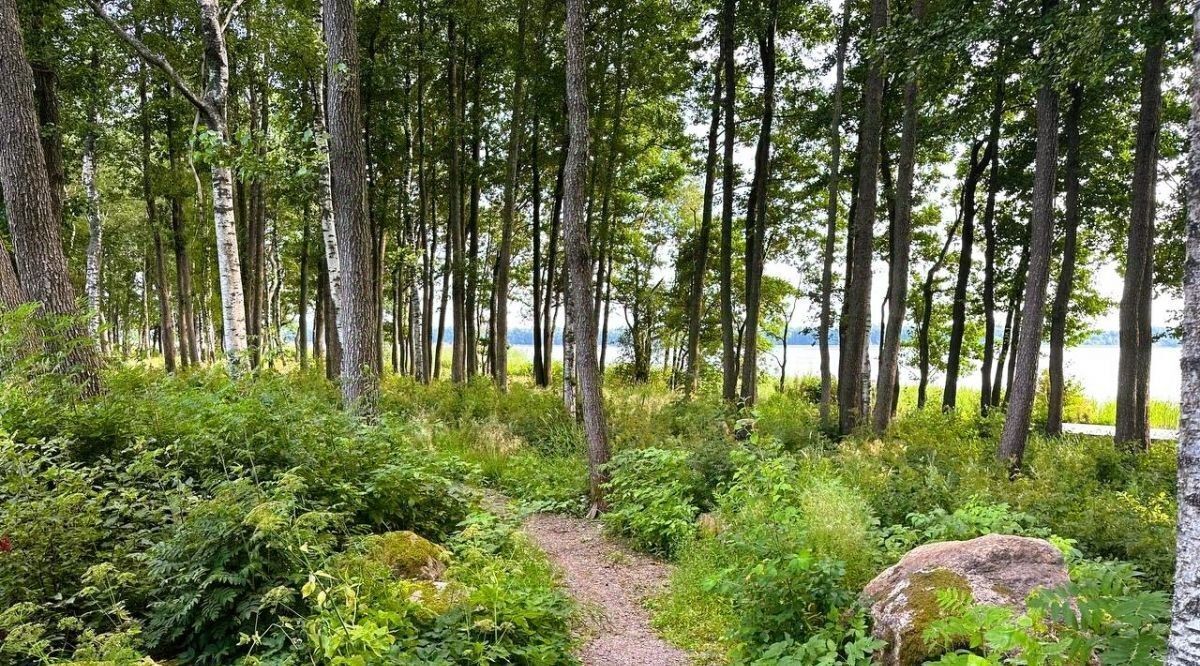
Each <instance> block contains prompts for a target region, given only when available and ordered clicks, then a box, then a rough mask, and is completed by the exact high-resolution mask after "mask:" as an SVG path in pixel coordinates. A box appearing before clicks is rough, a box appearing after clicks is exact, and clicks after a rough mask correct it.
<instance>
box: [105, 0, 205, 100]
mask: <svg viewBox="0 0 1200 666" xmlns="http://www.w3.org/2000/svg"><path fill="white" fill-rule="evenodd" d="M87 3H88V5H90V6H91V8H92V12H93V13H94V14H95V15H96V16H97V17H98V18H99V19H100V20H101V21H104V22H105V23H106V24H108V27H109V28H111V29H112V31H113V32H115V33H116V34H117V36H118V37H120V38H121V39H123V40H125V43H127V44H129V46H130V47H132V48H133V50H134V51H136V52H137V54H138V55H139V56H141V57H142V59H143V60H145V61H146V62H148V63H150V64H151V65H154V66H155V67H157V68H159V69H160V70H162V72H163V73H164V74H166V75H167V78H168V79H170V81H171V83H172V85H174V86H175V87H176V88H177V89H178V90H179V92H180V93H182V94H183V96H184V97H186V98H187V100H188V101H189V102H191V103H192V105H193V106H195V107H196V108H197V109H198V110H199V111H200V113H202V114H205V115H211V113H212V109H210V108H209V107H208V104H207V103H206V102H205V101H204V100H203V99H202V98H201V97H200V96H199V95H197V94H196V93H195V92H194V91H193V90H192V88H191V87H190V86H189V85H188V84H187V82H186V81H184V80H183V77H181V76H180V75H179V73H178V72H176V71H175V68H174V67H172V66H171V63H169V62H167V59H166V58H164V57H163V56H162V55H159V54H158V53H155V52H154V51H151V50H150V47H148V46H146V44H145V43H144V42H142V40H140V39H138V38H137V37H134V36H133V35H131V34H129V32H127V31H126V30H125V29H124V28H122V27H121V25H120V24H119V23H117V21H116V20H115V19H114V18H113V17H112V16H110V15H109V13H108V12H107V11H105V10H104V5H103V4H102V3H101V0H87Z"/></svg>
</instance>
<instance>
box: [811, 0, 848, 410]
mask: <svg viewBox="0 0 1200 666" xmlns="http://www.w3.org/2000/svg"><path fill="white" fill-rule="evenodd" d="M849 42H850V3H849V2H844V3H842V27H841V29H840V30H839V32H838V43H837V56H836V60H835V64H834V83H833V113H832V119H831V120H830V123H829V189H828V195H827V196H828V199H827V200H826V202H825V250H824V253H823V256H824V261H823V265H822V269H821V319H820V324H819V330H818V332H817V345H818V346H819V348H820V354H821V404H820V410H821V423H826V424H827V423H829V406H830V403H831V402H832V401H833V371H832V369H831V367H830V362H829V333H830V328H831V326H832V324H833V259H834V257H833V255H834V252H835V251H836V248H837V211H838V191H839V190H838V181H839V179H840V178H841V168H842V167H841V155H842V131H841V126H842V93H843V87H844V85H845V66H846V47H847V45H848V44H849Z"/></svg>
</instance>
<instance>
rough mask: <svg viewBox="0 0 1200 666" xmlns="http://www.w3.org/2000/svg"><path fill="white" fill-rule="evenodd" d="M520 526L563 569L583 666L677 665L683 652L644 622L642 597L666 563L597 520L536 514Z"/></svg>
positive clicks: (660, 580) (654, 587) (662, 580)
mask: <svg viewBox="0 0 1200 666" xmlns="http://www.w3.org/2000/svg"><path fill="white" fill-rule="evenodd" d="M525 531H526V533H528V534H529V536H530V538H532V539H533V541H534V543H536V544H537V545H538V547H540V548H541V549H542V550H544V551H545V552H546V554H547V555H548V556H549V557H550V560H551V561H552V562H554V564H555V566H557V567H558V568H559V570H560V571H561V572H562V574H563V579H564V581H565V582H566V585H567V589H568V590H569V591H570V593H571V596H572V597H574V598H575V600H576V601H578V602H579V603H580V605H581V606H582V607H583V611H584V613H583V615H584V618H585V625H586V629H585V633H584V640H585V642H584V644H583V646H582V647H581V648H580V650H579V653H578V656H579V658H580V659H581V660H582V661H583V664H584V666H675V665H676V664H678V665H680V666H682V665H683V664H687V663H688V657H687V654H686V653H684V652H683V651H682V650H680V649H679V648H676V647H674V646H672V645H670V644H669V643H667V642H666V641H664V640H663V639H661V638H659V637H658V635H657V634H655V633H654V630H653V629H652V628H651V627H650V614H649V612H648V611H647V610H646V608H645V607H644V606H643V605H642V601H643V600H644V599H645V598H646V597H648V596H651V595H653V594H655V593H656V592H658V591H659V590H661V589H662V588H663V586H664V585H665V584H666V582H667V577H668V576H669V575H670V566H669V565H668V564H665V563H663V562H661V561H659V560H656V559H654V558H651V557H647V556H645V555H641V554H639V553H635V552H633V551H631V550H629V549H628V548H626V547H624V546H623V545H621V544H619V543H617V542H616V541H614V540H612V539H610V538H608V537H607V536H605V535H604V533H603V530H602V528H601V525H600V522H599V521H597V520H588V519H583V518H573V517H570V516H562V515H558V514H548V513H539V514H534V515H532V516H529V517H528V518H527V519H526V520H525Z"/></svg>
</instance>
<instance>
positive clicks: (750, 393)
mask: <svg viewBox="0 0 1200 666" xmlns="http://www.w3.org/2000/svg"><path fill="white" fill-rule="evenodd" d="M778 17H779V0H770V2H769V3H768V9H767V19H766V23H767V25H766V29H765V30H764V31H763V34H761V35H759V38H758V51H759V57H760V59H761V60H762V68H763V113H762V123H761V125H760V127H759V133H758V148H757V150H756V152H755V156H754V182H753V183H752V184H751V189H750V201H749V204H748V205H747V206H746V262H745V272H746V291H745V299H746V303H745V306H746V332H745V340H746V345H745V351H744V352H743V354H742V400H743V402H745V404H747V405H753V404H754V402H755V400H756V399H757V398H758V317H759V311H760V310H761V309H762V272H763V263H764V260H765V257H766V247H765V245H766V241H767V186H768V183H769V181H770V178H771V125H772V123H773V122H774V120H775V28H776V23H777V22H778Z"/></svg>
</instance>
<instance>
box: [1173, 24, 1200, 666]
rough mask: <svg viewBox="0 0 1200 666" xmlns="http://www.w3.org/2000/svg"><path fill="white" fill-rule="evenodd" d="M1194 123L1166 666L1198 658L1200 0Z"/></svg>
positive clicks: (1192, 83) (1194, 34)
mask: <svg viewBox="0 0 1200 666" xmlns="http://www.w3.org/2000/svg"><path fill="white" fill-rule="evenodd" d="M1191 41H1192V72H1191V81H1190V82H1189V84H1190V93H1191V103H1192V109H1191V111H1192V122H1191V125H1190V127H1189V130H1188V133H1189V135H1190V138H1191V148H1190V152H1189V155H1188V158H1189V161H1188V186H1189V187H1188V189H1187V193H1188V194H1187V207H1188V225H1187V238H1186V241H1185V243H1186V246H1187V260H1186V262H1185V264H1184V278H1183V282H1184V286H1183V298H1184V304H1183V316H1182V325H1183V355H1182V359H1181V362H1180V365H1181V369H1182V373H1183V376H1182V391H1181V404H1180V418H1179V457H1178V459H1179V462H1178V469H1179V486H1178V488H1179V489H1178V491H1177V497H1178V501H1179V513H1178V519H1177V523H1178V525H1179V527H1178V532H1177V537H1176V542H1175V543H1176V545H1175V553H1176V555H1175V562H1176V565H1175V598H1174V600H1173V603H1172V608H1171V636H1170V639H1169V641H1168V645H1167V659H1166V664H1167V666H1190V665H1191V664H1197V663H1200V3H1193V4H1192V40H1191Z"/></svg>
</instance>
